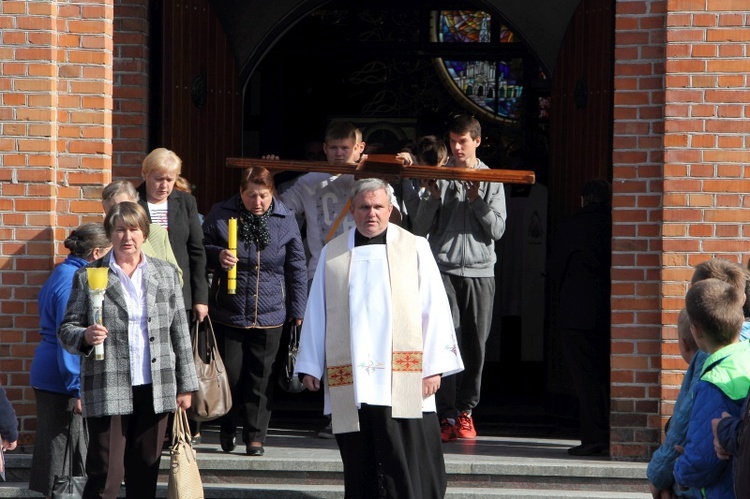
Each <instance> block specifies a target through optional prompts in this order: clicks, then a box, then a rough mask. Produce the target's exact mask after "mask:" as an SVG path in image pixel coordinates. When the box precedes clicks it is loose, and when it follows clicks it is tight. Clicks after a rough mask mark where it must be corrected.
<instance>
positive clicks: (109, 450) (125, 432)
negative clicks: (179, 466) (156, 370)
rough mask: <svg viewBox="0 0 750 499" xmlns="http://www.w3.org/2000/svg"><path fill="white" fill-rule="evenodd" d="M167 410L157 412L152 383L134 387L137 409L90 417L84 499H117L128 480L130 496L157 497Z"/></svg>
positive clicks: (137, 497) (134, 497)
mask: <svg viewBox="0 0 750 499" xmlns="http://www.w3.org/2000/svg"><path fill="white" fill-rule="evenodd" d="M167 414H168V413H166V412H164V413H160V414H154V397H153V393H152V390H151V385H141V386H134V387H133V412H132V414H128V415H122V416H102V417H96V418H86V424H87V425H88V429H89V452H88V455H87V456H86V474H87V475H88V480H87V482H86V488H85V489H84V491H83V497H84V499H88V498H94V497H104V498H112V499H114V498H116V497H117V494H118V492H119V491H120V484H122V480H123V478H124V479H125V494H126V497H128V498H132V499H144V498H146V497H155V496H156V479H157V477H158V475H159V461H160V460H161V450H162V442H163V439H164V431H165V430H166V428H167Z"/></svg>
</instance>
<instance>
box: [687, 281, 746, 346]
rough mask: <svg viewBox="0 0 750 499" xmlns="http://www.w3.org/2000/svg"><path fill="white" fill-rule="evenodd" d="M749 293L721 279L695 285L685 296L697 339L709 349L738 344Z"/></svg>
mask: <svg viewBox="0 0 750 499" xmlns="http://www.w3.org/2000/svg"><path fill="white" fill-rule="evenodd" d="M744 299H745V295H744V294H743V293H742V292H740V290H738V289H737V288H736V287H734V286H732V285H731V284H727V283H726V282H723V281H720V280H718V279H713V278H711V279H705V280H703V281H699V282H696V283H695V284H693V285H692V286H691V287H690V289H689V290H688V292H687V295H686V296H685V308H686V309H687V312H688V316H689V318H690V324H691V330H692V333H693V337H694V338H695V342H696V343H697V344H698V346H699V347H700V348H701V350H704V351H706V352H709V353H712V352H714V351H716V350H718V349H719V348H721V347H723V346H726V345H729V344H731V343H735V342H736V341H737V338H738V337H739V335H740V329H741V328H742V321H743V320H744V314H743V313H742V304H743V302H744Z"/></svg>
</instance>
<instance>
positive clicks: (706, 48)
mask: <svg viewBox="0 0 750 499" xmlns="http://www.w3.org/2000/svg"><path fill="white" fill-rule="evenodd" d="M748 21H749V19H748V14H747V3H746V2H742V1H740V0H670V1H669V2H664V1H641V0H637V1H624V0H618V2H617V21H616V43H615V45H616V48H615V50H616V55H615V57H616V61H617V62H616V66H615V110H614V116H615V126H614V151H613V160H614V182H613V188H614V192H615V197H614V203H615V208H614V249H613V274H612V276H613V283H612V300H613V301H612V303H613V328H612V337H613V342H612V349H613V352H612V355H613V357H612V366H613V371H612V393H613V395H612V407H613V413H612V441H613V448H612V451H613V455H615V456H617V457H621V458H646V457H648V455H649V454H650V451H651V450H652V448H653V446H654V445H655V444H656V443H658V441H659V437H660V435H661V432H660V430H661V428H662V426H663V423H664V422H665V420H666V419H667V418H668V417H669V415H671V413H672V409H673V406H674V399H675V398H676V396H677V393H678V391H679V387H680V383H681V381H682V373H683V372H684V369H685V368H686V365H685V363H684V362H683V360H682V359H681V358H680V356H679V351H678V347H677V343H676V328H675V326H674V324H675V322H676V316H677V313H678V311H679V310H680V308H682V307H683V305H684V296H685V292H686V291H687V285H688V281H689V279H690V277H691V275H692V272H693V269H692V267H693V266H694V265H695V264H697V263H699V262H701V261H703V260H705V259H707V258H710V257H723V258H728V259H730V260H733V261H738V262H743V255H744V254H745V253H746V252H747V251H748V249H750V245H749V243H748V242H747V239H746V236H747V234H746V233H745V229H744V227H743V223H745V222H748V221H750V214H748V212H747V211H746V210H743V209H742V208H744V207H747V206H750V201H748V200H747V199H745V196H744V193H745V192H750V181H747V180H745V163H746V162H747V160H748V159H750V153H748V152H746V149H747V146H748V144H747V143H746V141H747V139H746V136H747V134H748V132H749V131H750V124H749V122H748V120H747V118H748V116H749V115H750V110H749V109H750V108H748V107H747V106H746V105H745V103H746V102H747V101H748V100H749V98H750V92H749V91H748V78H747V76H746V75H747V73H748V70H749V69H750V59H748V40H750V28H748V27H747V25H748ZM664 103H665V104H664ZM662 141H663V146H662ZM662 220H663V223H662Z"/></svg>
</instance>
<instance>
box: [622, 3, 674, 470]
mask: <svg viewBox="0 0 750 499" xmlns="http://www.w3.org/2000/svg"><path fill="white" fill-rule="evenodd" d="M666 8H667V2H666V1H665V0H637V1H625V0H618V1H617V6H616V17H615V68H614V73H615V81H614V92H615V93H614V132H613V133H614V136H613V156H612V162H613V175H612V189H613V212H612V219H613V241H612V362H611V365H612V374H611V376H612V378H611V380H612V401H611V403H612V408H611V412H612V414H611V428H612V430H611V442H612V446H611V453H612V455H613V456H615V457H617V458H621V459H644V458H646V457H648V455H649V454H650V452H651V450H652V449H653V447H654V446H655V445H656V443H658V441H659V427H660V418H659V401H660V398H661V396H662V393H661V390H660V383H659V372H660V369H661V360H662V359H661V341H660V340H661V334H662V328H661V324H662V314H661V300H660V291H661V288H660V277H661V275H660V270H661V262H660V255H661V245H662V233H661V219H662V198H663V196H662V178H663V177H662V176H663V146H662V142H663V134H664V130H663V123H664V121H663V117H664V60H665V48H664V41H665V34H666V32H665V20H666ZM665 263H666V262H665ZM667 320H668V322H669V321H671V318H669V317H667ZM665 395H666V396H670V395H671V394H670V393H665Z"/></svg>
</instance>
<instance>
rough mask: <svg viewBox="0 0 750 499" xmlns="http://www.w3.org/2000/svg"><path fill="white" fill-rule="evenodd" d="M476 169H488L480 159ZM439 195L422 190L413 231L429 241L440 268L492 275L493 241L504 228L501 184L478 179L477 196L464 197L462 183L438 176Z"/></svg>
mask: <svg viewBox="0 0 750 499" xmlns="http://www.w3.org/2000/svg"><path fill="white" fill-rule="evenodd" d="M477 169H489V167H488V166H487V165H485V164H484V163H483V162H482V161H479V162H478V164H477ZM438 186H439V187H440V199H435V198H433V197H432V196H431V195H430V193H429V192H428V191H426V190H425V192H424V193H423V194H422V197H421V200H420V203H419V209H418V210H417V213H416V216H415V217H414V218H413V220H412V232H414V234H416V235H419V236H426V237H427V238H428V239H429V241H430V247H431V248H432V253H433V254H434V255H435V260H437V264H438V267H439V268H440V272H443V273H445V274H451V275H459V276H464V277H494V276H495V261H496V260H497V257H496V256H495V241H497V240H498V239H500V237H502V235H503V233H504V232H505V218H506V212H505V191H504V190H503V184H502V183H497V182H481V183H480V186H479V197H477V198H476V199H475V200H474V201H471V202H470V201H469V200H468V199H467V198H466V189H465V188H464V183H463V182H462V181H457V180H438Z"/></svg>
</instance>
